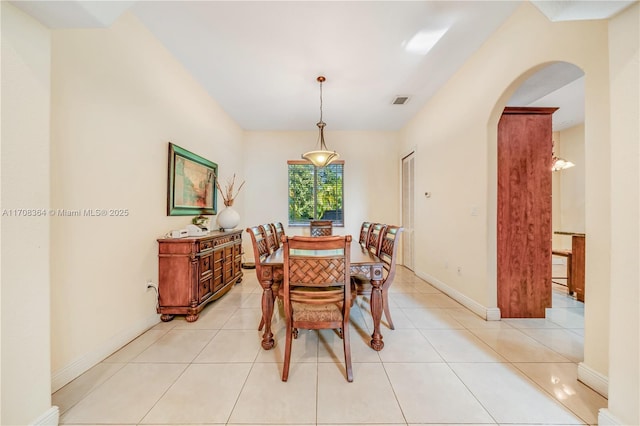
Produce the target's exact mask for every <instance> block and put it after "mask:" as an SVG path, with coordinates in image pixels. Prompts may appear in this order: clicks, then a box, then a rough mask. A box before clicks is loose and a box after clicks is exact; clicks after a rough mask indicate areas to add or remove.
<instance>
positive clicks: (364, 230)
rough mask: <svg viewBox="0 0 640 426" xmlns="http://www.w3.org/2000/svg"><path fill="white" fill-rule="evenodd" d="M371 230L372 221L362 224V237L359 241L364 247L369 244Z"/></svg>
mask: <svg viewBox="0 0 640 426" xmlns="http://www.w3.org/2000/svg"><path fill="white" fill-rule="evenodd" d="M369 231H371V222H362V226H360V238H359V239H358V243H359V244H360V245H361V246H362V247H366V246H367V240H368V238H369Z"/></svg>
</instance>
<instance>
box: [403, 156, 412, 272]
mask: <svg viewBox="0 0 640 426" xmlns="http://www.w3.org/2000/svg"><path fill="white" fill-rule="evenodd" d="M414 167H415V153H414V152H412V153H410V154H409V155H407V156H406V157H404V158H403V159H402V226H403V227H404V231H403V234H404V235H403V237H402V264H403V265H404V266H406V267H407V268H409V269H411V270H412V271H413V259H414V255H413V253H414V250H413V247H414V241H413V217H414V216H413V215H414V211H413V210H414V209H413V205H414V204H413V196H414V192H415V191H414V188H413V182H414Z"/></svg>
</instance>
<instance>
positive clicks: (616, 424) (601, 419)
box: [598, 408, 624, 426]
mask: <svg viewBox="0 0 640 426" xmlns="http://www.w3.org/2000/svg"><path fill="white" fill-rule="evenodd" d="M598 425H600V426H622V425H624V423H622V422H621V421H620V420H619V419H618V418H617V417H616V416H614V415H613V414H611V411H609V409H608V408H601V409H600V410H598Z"/></svg>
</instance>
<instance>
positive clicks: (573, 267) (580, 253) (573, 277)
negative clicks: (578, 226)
mask: <svg viewBox="0 0 640 426" xmlns="http://www.w3.org/2000/svg"><path fill="white" fill-rule="evenodd" d="M554 234H557V235H569V236H571V251H569V253H570V256H569V259H570V261H567V291H568V292H569V294H573V293H575V295H576V299H577V300H579V301H580V302H584V278H585V274H584V271H585V253H586V237H585V234H583V233H579V232H563V231H555V232H554ZM553 254H557V253H556V251H555V250H554V251H553Z"/></svg>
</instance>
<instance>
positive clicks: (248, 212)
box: [240, 123, 400, 260]
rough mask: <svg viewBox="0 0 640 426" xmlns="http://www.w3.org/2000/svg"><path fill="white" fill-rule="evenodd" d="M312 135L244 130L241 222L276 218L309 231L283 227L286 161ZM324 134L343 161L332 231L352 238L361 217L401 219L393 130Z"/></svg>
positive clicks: (248, 253)
mask: <svg viewBox="0 0 640 426" xmlns="http://www.w3.org/2000/svg"><path fill="white" fill-rule="evenodd" d="M309 127H313V123H310V124H309ZM317 138H318V132H317V131H308V132H306V131H305V132H247V133H246V139H245V143H246V150H245V152H246V155H245V158H244V161H245V168H244V173H245V176H246V179H247V184H246V185H245V187H246V194H245V200H246V204H245V205H246V208H245V215H244V216H243V217H242V222H241V224H240V227H243V228H246V227H248V226H254V225H258V224H261V223H265V222H278V221H279V222H282V224H283V225H284V226H285V232H286V233H287V234H289V235H302V234H304V233H305V232H307V233H308V228H300V227H293V228H289V227H288V226H287V225H288V223H287V217H288V210H287V206H288V204H287V203H288V192H287V187H288V186H287V182H288V180H287V179H288V176H287V170H288V169H287V160H299V159H300V155H301V154H302V153H303V152H305V151H308V150H310V149H312V148H313V147H314V146H315V145H316V141H317ZM325 139H326V141H327V145H328V147H329V148H330V149H332V150H336V151H338V153H339V154H340V159H341V160H344V161H345V165H344V186H345V187H344V193H345V195H346V196H345V199H344V213H345V217H344V223H345V226H344V229H342V228H338V231H337V232H339V233H341V234H343V233H344V234H351V235H352V236H353V238H354V239H355V240H357V239H358V236H359V234H360V225H361V224H362V222H363V221H364V220H369V221H376V222H384V223H390V224H400V216H399V214H400V209H399V205H400V194H399V191H398V186H399V185H400V183H399V182H400V180H399V179H400V176H399V173H400V157H399V154H398V151H397V145H398V133H396V132H341V131H336V132H331V131H329V132H327V133H326V134H325ZM267 194H268V198H266V197H265V196H266V195H267ZM245 236H246V233H245ZM249 242H250V241H249V238H245V239H244V245H245V258H246V259H251V260H253V249H252V248H251V245H250V244H249Z"/></svg>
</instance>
